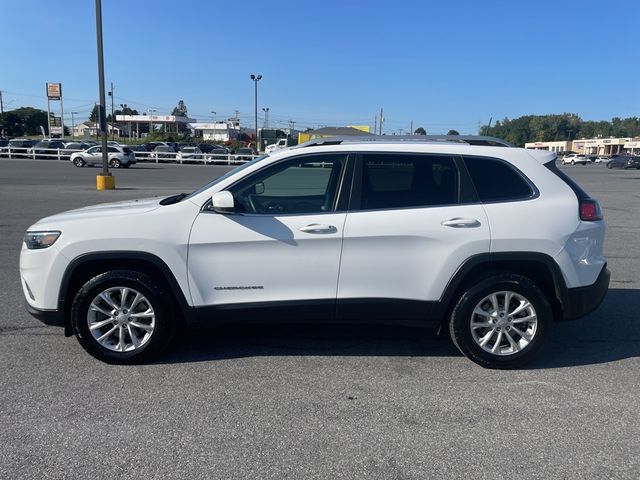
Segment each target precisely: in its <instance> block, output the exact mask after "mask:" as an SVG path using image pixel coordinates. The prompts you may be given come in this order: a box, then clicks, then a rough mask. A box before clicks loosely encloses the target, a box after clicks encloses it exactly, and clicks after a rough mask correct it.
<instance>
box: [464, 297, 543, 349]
mask: <svg viewBox="0 0 640 480" xmlns="http://www.w3.org/2000/svg"><path fill="white" fill-rule="evenodd" d="M537 327H538V316H537V314H536V311H535V309H534V308H533V305H532V304H531V302H530V301H529V300H527V299H526V298H525V297H524V296H522V295H520V294H519V293H515V292H511V291H501V292H494V293H492V294H490V295H487V296H486V297H485V298H483V299H482V300H481V301H480V302H478V304H477V305H476V307H475V308H474V309H473V313H472V314H471V335H472V337H473V340H474V341H475V343H476V344H477V345H478V346H479V347H480V348H482V349H483V350H484V351H485V352H488V353H491V354H493V355H499V356H507V355H513V354H515V353H518V352H521V351H522V350H524V349H525V348H527V346H529V344H531V342H532V341H533V338H534V337H535V335H536V332H537Z"/></svg>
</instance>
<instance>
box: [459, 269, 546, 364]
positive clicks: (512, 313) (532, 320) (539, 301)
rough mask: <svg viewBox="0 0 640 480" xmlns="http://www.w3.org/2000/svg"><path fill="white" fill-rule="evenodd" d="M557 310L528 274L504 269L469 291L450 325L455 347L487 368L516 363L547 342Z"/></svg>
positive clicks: (463, 296) (521, 362) (524, 360)
mask: <svg viewBox="0 0 640 480" xmlns="http://www.w3.org/2000/svg"><path fill="white" fill-rule="evenodd" d="M552 322H553V313H552V310H551V306H550V305H549V302H548V300H547V298H546V297H545V295H544V293H543V292H542V291H541V290H540V289H539V288H538V287H537V286H536V285H535V284H534V283H533V282H531V280H529V279H528V278H526V277H523V276H520V275H515V274H501V275H496V276H493V277H489V278H487V279H485V280H483V281H482V282H480V283H478V284H476V285H475V286H473V287H471V288H470V289H468V290H467V291H466V292H464V293H463V294H462V295H461V297H460V298H459V300H458V302H457V304H456V306H455V308H454V309H453V312H452V314H451V320H450V324H449V331H450V334H451V338H452V339H453V342H454V343H455V345H456V347H458V349H459V350H460V351H461V352H462V353H463V354H464V355H466V356H467V357H468V358H469V359H471V360H472V361H474V362H475V363H477V364H478V365H481V366H483V367H487V368H501V369H507V368H516V367H518V366H521V365H523V364H524V363H526V362H528V361H530V360H531V358H532V357H533V356H534V355H535V354H536V352H537V351H538V350H539V348H540V346H541V345H542V343H543V341H544V339H545V337H546V335H547V332H548V330H549V329H550V326H551V323H552Z"/></svg>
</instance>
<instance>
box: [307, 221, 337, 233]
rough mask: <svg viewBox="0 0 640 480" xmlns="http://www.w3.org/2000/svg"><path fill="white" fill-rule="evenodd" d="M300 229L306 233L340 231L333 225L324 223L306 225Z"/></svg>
mask: <svg viewBox="0 0 640 480" xmlns="http://www.w3.org/2000/svg"><path fill="white" fill-rule="evenodd" d="M298 230H299V231H301V232H305V233H335V232H337V231H338V229H337V228H336V227H334V226H333V225H325V224H322V223H312V224H310V225H305V226H304V227H300V228H299V229H298Z"/></svg>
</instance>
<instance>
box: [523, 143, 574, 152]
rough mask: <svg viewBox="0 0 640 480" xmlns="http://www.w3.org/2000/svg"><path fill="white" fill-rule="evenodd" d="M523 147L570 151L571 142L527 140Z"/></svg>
mask: <svg viewBox="0 0 640 480" xmlns="http://www.w3.org/2000/svg"><path fill="white" fill-rule="evenodd" d="M524 148H532V149H535V150H549V151H550V152H569V151H571V142H566V141H559V142H529V143H525V144H524Z"/></svg>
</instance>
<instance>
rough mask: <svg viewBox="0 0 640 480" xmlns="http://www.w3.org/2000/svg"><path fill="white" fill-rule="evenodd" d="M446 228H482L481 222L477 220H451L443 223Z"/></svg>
mask: <svg viewBox="0 0 640 480" xmlns="http://www.w3.org/2000/svg"><path fill="white" fill-rule="evenodd" d="M441 225H444V226H445V227H453V228H474V227H479V226H480V221H479V220H476V219H475V218H459V217H456V218H451V219H449V220H445V221H444V222H442V223H441Z"/></svg>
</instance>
